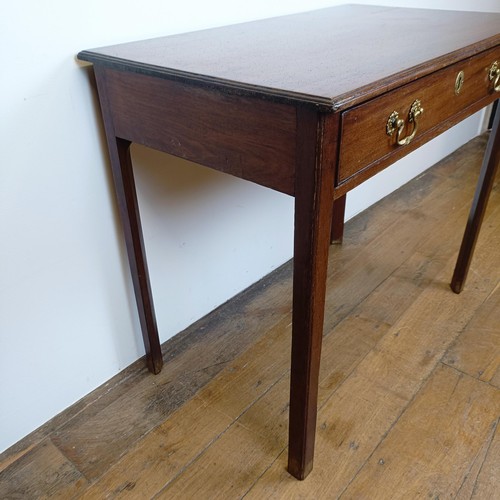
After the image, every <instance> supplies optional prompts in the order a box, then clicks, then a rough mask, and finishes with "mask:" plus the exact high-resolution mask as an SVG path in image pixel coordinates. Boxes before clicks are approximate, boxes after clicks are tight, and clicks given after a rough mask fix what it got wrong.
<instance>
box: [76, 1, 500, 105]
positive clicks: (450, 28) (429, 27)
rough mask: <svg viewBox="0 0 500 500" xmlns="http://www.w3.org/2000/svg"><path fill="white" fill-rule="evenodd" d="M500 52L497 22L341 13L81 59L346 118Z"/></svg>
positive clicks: (456, 15) (362, 9)
mask: <svg viewBox="0 0 500 500" xmlns="http://www.w3.org/2000/svg"><path fill="white" fill-rule="evenodd" d="M498 43H500V14H488V13H473V12H452V11H438V10H420V9H404V8H390V7H375V6H361V5H344V6H339V7H333V8H327V9H321V10H317V11H312V12H305V13H301V14H296V15H291V16H282V17H277V18H273V19H265V20H261V21H255V22H251V23H243V24H237V25H234V26H226V27H222V28H216V29H211V30H204V31H198V32H194V33H188V34H182V35H175V36H169V37H163V38H157V39H153V40H145V41H140V42H132V43H127V44H121V45H115V46H112V47H106V48H102V49H94V50H90V51H84V52H82V53H80V55H79V57H80V59H84V60H87V61H92V62H102V63H105V64H110V65H115V66H121V67H125V68H128V69H130V70H132V71H138V72H142V73H146V74H155V75H160V76H162V77H168V78H175V79H181V80H184V81H190V82H197V83H198V84H201V85H209V86H210V87H212V88H217V87H218V88H224V89H226V90H229V91H233V92H239V93H246V94H256V95H259V96H263V97H266V98H272V99H276V100H280V101H285V102H290V101H294V102H297V101H298V102H302V103H304V102H308V103H312V104H315V105H319V106H321V107H322V108H325V109H332V108H335V109H345V108H346V107H348V106H352V105H354V104H356V103H359V102H361V101H364V100H366V99H368V98H373V97H375V96H377V95H380V94H382V93H384V92H387V91H388V90H391V89H394V88H396V87H398V86H400V85H403V84H405V83H408V82H410V81H413V80H415V79H417V78H419V77H422V76H424V75H427V74H429V73H432V72H433V71H436V70H437V69H439V68H442V67H445V66H447V65H449V64H452V63H454V62H456V61H457V60H461V59H463V58H464V57H467V56H470V55H473V54H475V53H477V52H479V51H481V50H486V49H488V48H490V47H493V46H495V45H497V44H498Z"/></svg>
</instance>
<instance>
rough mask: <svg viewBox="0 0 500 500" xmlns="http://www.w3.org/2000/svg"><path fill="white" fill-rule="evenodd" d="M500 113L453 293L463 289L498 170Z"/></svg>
mask: <svg viewBox="0 0 500 500" xmlns="http://www.w3.org/2000/svg"><path fill="white" fill-rule="evenodd" d="M499 122H500V112H499V111H498V110H497V112H496V115H495V120H494V122H493V128H492V129H491V133H490V138H489V140H488V145H487V147H486V152H485V155H484V160H483V166H482V167H481V173H480V174H479V181H478V184H477V187H476V192H475V194H474V200H473V202H472V207H471V210H470V213H469V219H468V220H467V225H466V227H465V233H464V237H463V240H462V245H461V247H460V252H459V254H458V259H457V263H456V266H455V271H454V273H453V278H452V280H451V285H450V286H451V289H452V290H453V291H454V292H455V293H460V292H461V291H462V289H463V287H464V284H465V280H466V278H467V273H468V271H469V267H470V263H471V260H472V254H473V253H474V247H475V246H476V241H477V237H478V235H479V230H480V229H481V224H482V222H483V217H484V213H485V211H486V205H487V203H488V198H489V197H490V192H491V188H492V187H493V182H494V180H495V174H496V172H497V170H498V164H499V162H500V130H499V129H500V127H499Z"/></svg>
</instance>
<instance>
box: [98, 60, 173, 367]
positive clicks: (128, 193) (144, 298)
mask: <svg viewBox="0 0 500 500" xmlns="http://www.w3.org/2000/svg"><path fill="white" fill-rule="evenodd" d="M95 76H96V81H97V87H98V89H99V100H100V103H101V111H102V116H103V121H104V129H105V131H106V139H107V143H108V151H109V158H110V162H111V170H112V172H113V181H114V186H115V193H116V197H117V202H118V209H119V213H120V218H121V222H122V228H123V233H124V236H125V244H126V247H127V253H128V257H129V265H130V272H131V275H132V282H133V284H134V291H135V298H136V302H137V310H138V313H139V321H140V324H141V331H142V338H143V340H144V347H145V350H146V362H147V364H148V367H149V369H150V371H152V372H153V373H159V372H160V370H161V368H162V366H163V357H162V353H161V348H160V340H159V337H158V329H157V326H156V316H155V311H154V305H153V295H152V293H151V284H150V281H149V272H148V266H147V261H146V251H145V249H144V240H143V236H142V227H141V219H140V215H139V206H138V204H137V195H136V191H135V182H134V173H133V170H132V161H131V158H130V141H127V140H124V139H120V138H119V137H117V136H116V132H115V128H114V123H113V117H114V115H113V109H112V107H111V106H110V103H109V101H108V94H107V91H106V83H105V78H104V77H103V75H102V73H101V72H100V68H95Z"/></svg>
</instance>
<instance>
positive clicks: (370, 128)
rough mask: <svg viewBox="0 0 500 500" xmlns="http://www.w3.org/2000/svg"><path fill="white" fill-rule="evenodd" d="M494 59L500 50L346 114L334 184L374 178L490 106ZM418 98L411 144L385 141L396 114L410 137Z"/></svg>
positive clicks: (428, 77)
mask: <svg viewBox="0 0 500 500" xmlns="http://www.w3.org/2000/svg"><path fill="white" fill-rule="evenodd" d="M497 59H499V60H500V47H496V48H495V49H493V50H488V51H486V52H485V53H481V54H478V55H476V56H474V57H472V58H469V59H467V60H465V61H461V62H460V63H457V64H454V65H453V66H451V67H449V68H446V69H443V70H441V71H437V72H435V73H433V74H432V75H429V76H427V77H425V78H422V79H420V80H417V81H415V82H413V83H411V84H408V85H405V86H403V87H401V88H399V89H397V90H394V91H392V92H389V93H388V94H385V95H384V96H381V97H378V98H377V99H374V100H372V101H370V102H368V103H364V104H361V105H359V106H356V107H355V108H353V109H350V110H348V111H346V112H344V113H343V115H342V141H341V146H340V158H339V171H338V176H337V177H338V183H342V182H343V181H345V180H346V179H348V178H349V177H351V176H352V175H354V174H356V173H357V172H359V171H362V170H365V169H368V170H369V174H371V175H373V173H374V172H375V171H377V167H379V166H386V165H387V164H388V163H389V162H392V161H394V159H393V157H395V158H396V157H400V155H403V154H408V153H409V152H410V151H413V150H414V149H416V148H417V147H419V146H420V145H422V144H423V143H424V142H427V141H429V140H430V139H432V138H433V137H435V136H436V135H437V134H438V133H441V132H443V131H444V130H445V129H446V128H450V127H451V126H452V125H453V124H455V123H457V122H458V121H459V120H460V119H461V117H462V116H463V113H464V112H467V113H468V114H472V112H474V111H477V110H478V109H481V108H482V107H484V106H486V105H487V104H489V103H490V102H493V101H494V100H495V99H496V95H495V94H497V93H496V92H494V91H493V85H492V82H491V81H490V80H489V78H488V70H489V68H490V67H491V65H492V64H493V62H494V61H495V60H497ZM460 71H463V72H464V84H463V87H462V89H461V90H460V92H459V93H458V94H457V93H456V92H455V81H456V78H457V75H458V73H459V72H460ZM416 99H419V100H420V101H421V103H422V107H423V108H424V112H423V114H422V115H421V116H419V118H418V129H417V134H416V136H415V140H414V141H413V142H412V143H410V144H408V145H406V146H399V145H398V144H397V143H396V141H395V135H396V134H394V135H393V136H389V135H387V133H386V123H387V119H388V118H389V116H390V114H391V113H392V112H393V111H397V112H398V113H399V116H400V117H401V118H402V119H403V120H405V122H406V124H407V129H406V130H405V134H406V135H408V134H410V133H411V130H412V125H411V124H408V112H409V110H410V107H411V105H412V103H413V102H414V101H415V100H416Z"/></svg>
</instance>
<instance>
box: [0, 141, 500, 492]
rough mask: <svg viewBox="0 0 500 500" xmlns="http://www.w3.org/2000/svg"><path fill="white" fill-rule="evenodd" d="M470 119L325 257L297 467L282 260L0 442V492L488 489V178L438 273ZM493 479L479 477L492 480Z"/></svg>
mask: <svg viewBox="0 0 500 500" xmlns="http://www.w3.org/2000/svg"><path fill="white" fill-rule="evenodd" d="M485 143H486V136H482V137H479V138H477V139H475V140H474V141H471V142H470V143H468V144H466V145H465V146H464V147H462V148H461V149H460V150H459V151H457V152H456V153H454V154H453V155H450V156H449V157H447V158H446V159H445V160H443V161H442V162H440V163H439V164H438V165H436V166H435V167H433V168H432V169H430V170H428V171H427V172H425V173H424V174H423V175H421V176H420V177H419V178H418V179H415V180H413V181H412V182H410V183H408V184H407V185H405V186H403V187H402V188H401V189H399V190H398V191H396V192H395V193H393V194H391V195H390V196H388V197H387V198H385V199H384V200H382V201H381V202H379V203H377V204H376V205H375V206H373V207H371V208H370V209H368V210H366V211H365V212H363V213H362V214H360V215H359V216H357V217H356V218H354V219H353V220H352V221H350V222H349V223H348V224H347V225H346V234H345V237H344V243H343V245H342V246H332V247H331V252H330V257H329V273H328V278H327V279H328V282H327V285H328V287H327V297H326V298H327V302H326V312H325V335H324V343H323V351H322V365H321V372H320V388H319V413H318V431H317V451H316V457H315V467H314V470H313V472H312V473H311V475H310V476H309V477H308V478H307V479H306V480H305V481H302V482H300V481H296V480H295V479H293V478H291V477H290V476H289V475H288V474H287V472H286V470H285V466H286V452H287V425H288V390H289V358H290V333H291V275H292V272H291V264H290V263H288V264H286V265H285V266H283V267H282V268H280V269H279V270H278V271H276V272H274V273H273V274H272V275H270V276H268V277H266V278H265V279H264V280H262V281H261V282H260V283H258V284H256V285H254V286H253V287H251V288H250V289H249V290H247V291H245V292H243V293H242V294H240V295H239V296H237V297H236V298H234V299H232V300H231V301H229V302H228V303H227V304H225V305H224V306H222V307H221V308H219V309H218V310H217V311H215V312H214V313H212V314H210V315H209V316H207V317H206V318H203V319H202V320H200V321H198V322H197V323H196V324H194V325H192V326H191V327H190V328H188V329H187V330H186V331H185V332H183V333H182V334H180V335H178V336H176V337H175V338H174V339H172V340H170V341H169V342H167V343H166V344H165V345H164V346H163V352H164V357H165V360H166V365H165V368H164V370H163V371H162V373H161V374H160V375H158V376H154V375H151V374H149V373H148V372H147V370H146V369H145V368H144V364H143V361H142V360H141V361H140V362H138V363H135V364H134V365H132V366H131V367H129V368H127V369H126V370H125V371H124V372H122V373H121V374H119V375H118V376H117V377H115V378H114V379H112V380H111V381H109V382H108V383H107V384H105V385H104V386H103V387H101V388H99V389H97V390H96V391H94V392H93V393H92V394H89V395H88V396H86V397H85V398H84V399H83V400H81V401H80V402H78V403H77V404H76V405H74V406H73V407H71V408H69V409H68V410H66V411H65V412H63V413H62V414H61V415H58V416H57V417H56V418H55V419H53V420H52V421H50V422H48V423H47V424H45V425H44V426H42V427H41V428H40V429H38V430H37V431H35V432H34V433H32V434H31V435H30V436H27V437H26V438H25V439H23V440H21V441H20V442H19V443H17V444H16V445H15V446H13V447H12V448H11V449H9V450H7V451H6V452H5V453H3V454H2V455H0V498H2V499H4V498H6V499H8V498H41V497H51V498H52V497H55V498H122V497H129V498H154V497H155V498H242V497H245V498H255V499H261V498H369V499H372V498H419V497H422V498H424V497H425V498H435V499H436V498H445V497H451V498H460V499H462V498H463V499H465V498H477V499H481V498H485V499H490V498H496V497H497V498H500V496H498V493H497V492H498V491H499V480H500V477H499V472H498V471H499V470H500V437H499V434H500V431H499V430H498V419H499V414H500V316H499V311H500V284H499V283H500V251H499V250H498V249H499V248H500V187H499V182H498V181H497V183H496V185H495V187H494V189H493V192H492V196H491V200H490V204H489V208H488V212H487V214H486V218H485V222H484V225H483V230H482V232H481V235H480V240H479V242H478V245H477V249H476V254H475V258H474V260H473V263H472V266H471V271H470V275H469V280H468V282H467V284H466V287H465V289H464V291H463V292H462V294H460V295H455V294H453V293H452V292H451V291H450V289H449V286H448V282H449V280H450V277H451V273H452V270H453V265H454V259H455V258H456V255H457V251H458V246H459V243H460V239H461V236H462V232H463V228H464V225H465V220H466V218H467V213H468V209H469V206H470V202H471V199H472V192H473V189H474V184H475V182H476V179H477V175H478V170H479V167H480V163H481V157H482V152H483V150H484V147H485ZM495 495H497V496H496V497H495Z"/></svg>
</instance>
